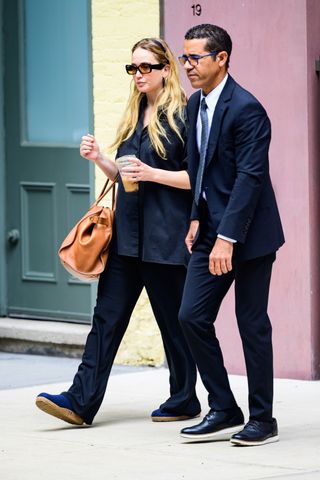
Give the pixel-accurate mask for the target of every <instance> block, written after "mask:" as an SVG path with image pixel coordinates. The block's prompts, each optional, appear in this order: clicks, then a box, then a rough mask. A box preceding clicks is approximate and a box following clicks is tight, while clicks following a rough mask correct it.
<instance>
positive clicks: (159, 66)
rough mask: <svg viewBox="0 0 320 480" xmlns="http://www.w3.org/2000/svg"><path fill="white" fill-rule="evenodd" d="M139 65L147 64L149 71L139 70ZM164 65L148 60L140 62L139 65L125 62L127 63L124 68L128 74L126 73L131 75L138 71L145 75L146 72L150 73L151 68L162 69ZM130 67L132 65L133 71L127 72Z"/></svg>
mask: <svg viewBox="0 0 320 480" xmlns="http://www.w3.org/2000/svg"><path fill="white" fill-rule="evenodd" d="M141 65H147V66H148V67H149V68H150V71H149V72H141V70H140V67H141ZM165 66H166V64H165V63H148V62H142V63H140V65H136V64H135V63H130V64H127V65H126V66H125V69H126V72H127V74H128V75H131V76H133V75H136V74H137V72H138V71H139V72H140V73H141V75H147V74H148V73H151V72H152V70H162V69H163V68H164V67H165ZM132 67H133V68H134V69H136V71H135V73H129V72H128V69H129V68H132Z"/></svg>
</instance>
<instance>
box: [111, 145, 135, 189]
mask: <svg viewBox="0 0 320 480" xmlns="http://www.w3.org/2000/svg"><path fill="white" fill-rule="evenodd" d="M129 158H137V157H136V156H135V155H134V154H132V155H123V156H122V157H118V158H116V165H117V167H118V169H119V172H120V175H121V170H122V168H123V167H127V166H128V165H131V162H130V160H129ZM121 180H122V183H123V188H124V189H125V191H126V192H137V191H138V190H139V182H132V181H131V180H128V179H127V178H126V177H123V176H122V175H121Z"/></svg>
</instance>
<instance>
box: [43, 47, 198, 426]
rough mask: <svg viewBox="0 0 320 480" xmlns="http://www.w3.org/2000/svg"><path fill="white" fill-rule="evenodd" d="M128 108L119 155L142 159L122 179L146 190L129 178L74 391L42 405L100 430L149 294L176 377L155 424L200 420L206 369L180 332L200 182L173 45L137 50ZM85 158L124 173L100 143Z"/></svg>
mask: <svg viewBox="0 0 320 480" xmlns="http://www.w3.org/2000/svg"><path fill="white" fill-rule="evenodd" d="M126 71H127V73H128V74H129V75H133V82H132V83H133V85H132V90H131V94H130V97H129V101H128V105H127V108H126V111H125V114H124V117H123V119H122V122H121V123H120V127H119V129H118V133H117V137H116V140H115V142H114V143H113V145H111V149H114V150H115V149H117V157H121V156H123V155H126V154H129V155H135V156H136V157H137V158H136V159H131V165H130V166H127V167H125V168H123V169H122V170H121V176H122V177H123V178H124V179H125V180H126V181H127V182H139V189H138V191H135V192H132V191H131V192H126V191H125V190H124V187H123V182H122V181H121V179H119V188H118V197H117V207H116V216H115V224H114V233H113V239H112V243H111V247H110V254H109V258H108V263H107V267H106V270H105V271H104V272H103V274H102V275H101V277H100V280H99V285H98V296H97V303H96V307H95V310H94V316H93V324H92V329H91V331H90V333H89V335H88V339H87V342H86V346H85V351H84V354H83V358H82V363H81V364H80V366H79V369H78V372H77V373H76V375H75V377H74V380H73V384H72V385H71V387H70V388H69V390H68V391H67V392H63V393H62V394H60V395H50V394H48V393H41V394H40V395H39V396H38V397H37V399H36V404H37V406H38V407H39V408H40V409H41V410H43V411H45V412H46V413H49V414H51V415H54V416H56V417H58V418H61V419H62V420H65V421H67V422H69V423H72V424H79V425H81V424H82V423H86V424H89V425H90V424H91V423H92V421H93V419H94V416H95V415H96V413H97V411H98V409H99V407H100V405H101V403H102V400H103V396H104V393H105V390H106V386H107V382H108V377H109V374H110V370H111V367H112V364H113V360H114V357H115V355H116V352H117V350H118V347H119V345H120V342H121V339H122V338H123V335H124V333H125V331H126V329H127V326H128V323H129V320H130V316H131V314H132V311H133V309H134V306H135V304H136V302H137V300H138V298H139V296H140V293H141V290H142V288H143V287H145V288H146V291H147V294H148V296H149V299H150V303H151V306H152V309H153V313H154V315H155V318H156V320H157V323H158V326H159V329H160V332H161V336H162V339H163V344H164V349H165V353H166V357H167V362H168V366H169V370H170V397H169V398H168V399H167V400H166V401H165V402H164V403H163V404H162V405H160V407H159V408H158V409H157V410H155V411H154V412H152V414H151V418H152V420H153V421H174V420H184V419H189V418H193V417H196V416H198V415H199V413H200V404H199V401H198V399H197V397H196V393H195V382H196V369H195V365H194V362H193V359H192V357H191V354H190V351H189V348H188V346H187V344H186V341H185V339H184V336H183V332H182V330H181V327H180V325H179V323H178V311H179V307H180V302H181V297H182V291H183V286H184V281H185V274H186V263H187V260H188V258H187V257H188V253H187V251H186V248H185V245H184V237H185V234H186V232H187V228H188V223H189V216H190V205H191V196H190V182H189V176H188V174H187V172H186V170H185V169H186V165H185V160H184V158H185V139H186V127H185V122H184V107H185V95H184V92H183V90H182V88H181V86H180V82H179V77H178V70H177V66H176V63H175V60H174V57H173V54H172V52H171V51H170V49H169V47H168V45H167V44H166V43H165V42H164V41H163V40H160V39H152V38H149V39H143V40H141V41H140V42H138V43H137V44H136V45H134V47H133V49H132V64H130V65H126ZM80 154H81V155H82V156H83V157H84V158H87V159H89V160H92V161H94V162H95V163H96V165H98V166H99V167H100V168H101V170H102V171H103V172H104V173H105V174H106V175H107V176H108V177H109V178H110V179H114V178H116V176H117V174H118V168H117V166H116V163H115V162H113V161H112V160H111V159H110V158H109V157H108V156H106V155H103V154H102V153H101V152H100V149H99V146H98V144H97V142H96V140H95V138H94V137H93V136H92V135H86V136H84V137H83V139H82V143H81V146H80Z"/></svg>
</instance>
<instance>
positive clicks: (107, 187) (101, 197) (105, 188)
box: [93, 173, 119, 210]
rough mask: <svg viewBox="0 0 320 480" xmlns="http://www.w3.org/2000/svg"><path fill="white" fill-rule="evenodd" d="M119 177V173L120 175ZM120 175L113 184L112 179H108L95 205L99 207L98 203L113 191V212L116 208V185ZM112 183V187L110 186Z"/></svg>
mask: <svg viewBox="0 0 320 480" xmlns="http://www.w3.org/2000/svg"><path fill="white" fill-rule="evenodd" d="M118 175H119V173H118ZM118 175H117V176H116V178H115V179H114V180H113V181H112V182H111V181H110V179H109V178H108V179H107V180H106V182H105V184H104V186H103V188H102V190H101V193H100V195H99V196H98V198H97V200H96V201H95V202H94V204H93V205H98V203H99V202H100V201H101V200H102V199H103V198H104V197H105V196H106V195H107V193H109V192H110V190H111V189H112V210H114V207H115V198H116V183H117V182H118ZM109 182H110V185H109V186H108V184H109Z"/></svg>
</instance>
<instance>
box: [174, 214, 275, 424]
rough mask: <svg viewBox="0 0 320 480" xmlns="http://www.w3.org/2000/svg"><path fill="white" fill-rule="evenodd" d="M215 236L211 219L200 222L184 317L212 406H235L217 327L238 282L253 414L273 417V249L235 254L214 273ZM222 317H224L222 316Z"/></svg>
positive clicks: (240, 325) (238, 309) (238, 314)
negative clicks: (244, 256) (246, 256)
mask: <svg viewBox="0 0 320 480" xmlns="http://www.w3.org/2000/svg"><path fill="white" fill-rule="evenodd" d="M200 225H201V224H200ZM215 239H216V234H215V233H214V232H213V231H212V229H211V228H210V223H209V222H204V223H202V226H201V227H200V235H199V238H198V240H197V241H196V244H195V247H194V250H193V253H192V256H191V260H190V263H189V266H188V274H187V278H186V283H185V289H184V294H183V299H182V305H181V309H180V313H179V318H180V322H181V325H182V328H183V331H184V333H185V335H186V338H187V340H188V343H189V346H190V349H191V351H192V354H193V357H194V359H195V361H196V364H197V367H198V370H199V373H200V375H201V378H202V381H203V384H204V386H205V387H206V389H207V391H208V393H209V397H208V399H209V405H210V407H211V408H212V409H214V410H228V409H233V408H235V407H236V405H237V404H236V400H235V398H234V396H233V393H232V391H231V389H230V385H229V380H228V375H227V372H226V369H225V367H224V361H223V356H222V352H221V348H220V345H219V341H218V339H217V337H216V334H215V327H214V322H215V320H216V317H217V314H218V312H219V308H220V305H221V302H222V301H223V299H224V297H225V295H226V293H227V292H228V290H229V288H230V286H231V285H232V283H233V282H234V287H235V302H236V317H237V322H238V328H239V332H240V335H241V340H242V344H243V350H244V356H245V362H246V368H247V375H248V386H249V411H250V418H251V419H257V420H262V421H263V420H265V421H269V420H270V419H271V418H272V401H273V355H272V342H271V330H272V329H271V324H270V320H269V317H268V313H267V305H268V296H269V285H270V278H271V270H272V264H273V261H274V259H275V254H274V253H272V254H270V255H267V256H264V257H260V258H255V259H252V260H248V261H244V262H237V259H236V254H235V257H234V261H233V269H232V271H231V272H229V273H227V274H223V275H221V276H217V275H215V276H214V275H212V274H211V273H210V272H209V254H210V252H211V250H212V247H213V245H214V242H215ZM235 250H236V246H235ZM220 321H222V322H223V318H222V319H221V320H220Z"/></svg>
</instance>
